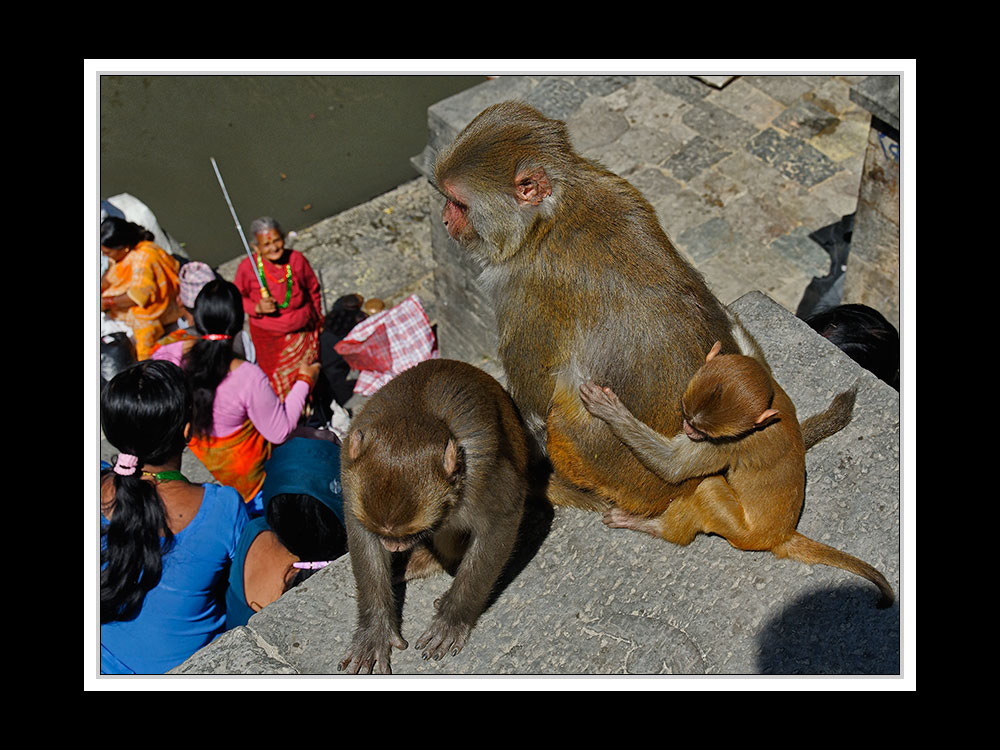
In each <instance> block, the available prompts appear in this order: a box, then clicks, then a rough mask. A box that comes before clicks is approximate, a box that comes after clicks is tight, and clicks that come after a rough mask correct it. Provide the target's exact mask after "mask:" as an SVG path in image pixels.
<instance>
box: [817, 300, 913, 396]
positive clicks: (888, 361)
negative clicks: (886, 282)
mask: <svg viewBox="0 0 1000 750" xmlns="http://www.w3.org/2000/svg"><path fill="white" fill-rule="evenodd" d="M806 323H807V324H808V325H809V327H810V328H812V329H813V330H814V331H817V332H818V333H819V334H820V335H822V336H823V337H824V338H826V339H828V340H829V341H830V342H831V343H833V344H835V345H836V346H837V348H839V349H840V350H842V351H843V352H844V353H845V354H846V355H847V356H849V357H850V358H851V359H853V360H854V361H855V362H857V363H858V364H859V365H861V366H862V367H864V368H865V369H866V370H868V371H869V372H872V373H873V374H875V375H876V376H878V377H879V378H880V379H881V380H884V381H885V382H886V383H888V384H889V385H891V386H892V387H893V388H895V389H896V390H899V332H898V331H897V330H896V328H895V326H893V325H892V323H890V322H889V321H888V320H886V319H885V316H883V315H882V313H880V312H879V311H878V310H875V309H873V308H871V307H868V306H867V305H857V304H853V305H838V306H837V307H833V308H830V309H829V310H825V311H823V312H821V313H817V314H815V315H811V316H810V317H808V318H806Z"/></svg>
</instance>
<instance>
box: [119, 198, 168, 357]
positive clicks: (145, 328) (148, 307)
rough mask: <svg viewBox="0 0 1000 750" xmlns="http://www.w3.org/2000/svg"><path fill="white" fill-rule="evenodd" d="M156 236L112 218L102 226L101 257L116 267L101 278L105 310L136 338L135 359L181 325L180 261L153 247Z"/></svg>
mask: <svg viewBox="0 0 1000 750" xmlns="http://www.w3.org/2000/svg"><path fill="white" fill-rule="evenodd" d="M152 240H153V233H152V232H149V231H147V230H146V229H145V228H143V227H141V226H139V225H138V224H133V223H132V222H129V221H125V220H124V219H119V218H117V217H115V216H109V217H108V218H106V219H105V220H104V221H102V222H101V252H102V253H103V254H104V255H105V256H107V257H108V258H110V259H111V260H112V261H113V263H112V265H111V267H110V268H108V270H107V272H106V273H105V274H104V276H103V277H102V278H101V310H102V311H103V312H104V313H105V314H106V315H107V316H108V317H109V318H112V319H113V320H119V321H121V322H123V323H125V324H126V325H127V326H128V327H129V328H131V329H132V333H133V334H135V355H136V359H139V360H143V359H148V358H149V356H150V355H151V354H152V352H153V349H154V348H155V347H156V342H157V340H159V339H160V337H162V336H163V335H165V334H166V333H169V332H170V331H172V330H173V329H174V328H176V326H177V318H178V317H180V309H179V308H178V306H177V292H178V290H179V288H180V282H179V280H178V278H177V268H178V263H177V261H176V260H175V259H174V258H173V256H171V255H170V254H169V253H167V252H166V251H165V250H163V248H161V247H159V246H157V245H156V244H154V243H153V241H152Z"/></svg>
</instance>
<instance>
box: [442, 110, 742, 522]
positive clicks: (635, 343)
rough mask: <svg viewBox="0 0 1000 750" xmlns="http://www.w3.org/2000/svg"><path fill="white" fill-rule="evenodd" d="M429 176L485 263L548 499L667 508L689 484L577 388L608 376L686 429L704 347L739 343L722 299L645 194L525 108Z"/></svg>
mask: <svg viewBox="0 0 1000 750" xmlns="http://www.w3.org/2000/svg"><path fill="white" fill-rule="evenodd" d="M435 181H436V184H437V187H438V189H439V190H441V191H442V193H444V195H445V196H446V197H447V199H448V202H447V204H446V206H445V208H444V213H443V217H442V218H443V221H444V223H445V224H446V225H447V228H448V232H449V234H450V235H451V236H452V237H453V238H454V239H455V240H457V241H458V242H459V243H460V244H461V245H463V246H464V247H465V248H467V249H468V250H469V252H470V253H471V254H473V255H474V256H475V257H476V258H477V259H478V260H479V261H481V262H482V263H483V264H484V265H485V266H486V271H485V273H484V280H486V281H487V283H488V285H489V286H491V287H492V290H493V292H494V294H493V296H494V304H495V310H496V318H497V321H498V327H499V340H498V342H499V346H498V351H499V356H500V359H501V361H502V363H503V366H504V369H505V371H506V375H507V387H508V389H509V390H510V393H511V395H512V396H513V397H514V400H515V401H516V402H517V405H518V406H519V407H520V410H521V413H522V415H523V416H524V418H525V420H526V421H527V423H528V424H529V426H531V427H532V428H534V429H535V430H536V433H537V434H538V435H539V438H540V442H541V443H543V444H544V445H545V447H546V448H547V452H548V456H549V459H550V460H551V462H552V465H553V467H554V470H555V473H554V475H553V477H552V478H551V480H550V484H549V488H548V496H549V499H550V500H551V501H552V502H554V503H556V504H563V505H573V506H577V507H583V508H592V509H601V508H606V507H607V506H608V504H609V503H614V504H615V505H618V506H620V507H622V508H623V509H626V510H629V511H631V512H636V513H655V512H658V511H662V510H664V509H665V508H666V507H667V506H668V505H669V503H670V501H671V500H672V499H673V498H674V497H677V496H678V495H679V494H682V493H683V492H684V491H685V488H683V487H679V486H678V485H676V484H675V483H672V482H667V481H664V480H663V479H662V478H660V477H659V476H657V475H656V474H655V473H653V472H651V471H648V470H646V469H645V468H644V467H643V466H642V464H640V463H639V462H638V460H637V459H636V458H635V456H634V455H633V454H632V452H631V451H630V450H629V449H628V448H627V447H626V446H625V445H624V444H623V443H621V442H620V441H618V440H614V439H612V436H611V434H610V432H609V430H608V428H607V426H606V425H605V424H603V423H602V422H600V421H598V420H594V419H591V418H590V417H589V416H588V415H587V413H586V411H585V410H584V409H583V408H582V405H581V403H580V399H579V396H578V395H577V389H578V387H579V385H580V384H581V383H583V382H584V381H585V380H587V379H593V380H595V381H597V382H601V383H605V384H608V385H611V386H613V387H614V389H615V390H616V391H617V392H618V393H620V394H621V395H622V397H623V398H624V399H626V400H627V401H628V403H629V404H631V405H632V409H633V411H634V412H635V414H636V415H637V416H638V417H639V418H640V419H642V420H643V421H645V422H647V423H648V424H650V425H651V426H652V427H653V428H654V429H655V430H657V431H659V432H663V433H667V434H673V433H674V432H677V431H678V430H679V429H680V426H681V415H680V410H679V408H678V406H677V404H678V403H679V401H680V395H681V393H682V392H683V389H684V386H685V384H686V382H687V378H688V376H689V375H690V373H692V372H694V370H695V369H697V367H698V365H699V364H700V363H701V361H702V357H703V356H704V352H705V351H707V350H708V348H709V347H710V346H711V345H712V343H713V342H715V341H722V343H723V348H724V350H725V351H727V352H736V351H738V348H737V345H736V342H735V341H734V340H733V337H732V335H731V331H730V321H729V319H728V317H727V314H726V311H725V309H724V308H723V306H722V305H721V303H720V302H719V301H718V300H717V299H716V298H715V297H714V296H713V295H712V294H711V292H710V291H709V290H708V287H707V286H706V284H705V282H704V280H703V279H702V277H701V276H700V275H699V274H698V273H697V272H696V271H695V270H694V269H693V268H691V267H690V266H689V265H688V263H687V262H686V261H685V260H684V259H683V258H682V257H681V256H680V254H679V253H678V252H677V250H676V249H675V248H674V247H673V245H672V244H671V243H670V240H669V239H667V236H666V234H665V233H664V232H663V229H662V228H661V227H660V225H659V222H658V220H657V217H656V213H655V211H654V210H653V208H652V206H650V205H649V203H648V202H647V201H646V200H645V199H644V198H643V197H642V195H641V194H640V193H639V191H638V190H636V189H635V188H634V187H632V186H631V185H630V184H629V183H628V182H626V181H625V180H623V179H622V178H620V177H618V176H616V175H614V174H612V173H611V172H608V171H607V170H605V169H603V168H601V167H600V166H598V165H596V164H594V163H592V162H590V161H588V160H586V159H584V158H583V157H581V156H580V155H579V154H577V153H576V152H575V151H574V150H573V147H572V146H571V144H570V140H569V137H568V135H567V132H566V128H565V125H564V124H563V123H562V122H559V121H557V120H550V119H547V118H545V117H544V116H542V115H541V114H540V113H538V112H537V111H535V110H534V109H532V108H531V107H528V106H527V105H524V104H520V103H516V102H505V103H502V104H497V105H494V106H492V107H489V108H488V109H486V110H484V111H483V112H482V113H481V114H479V115H478V116H477V117H476V118H475V119H474V120H473V121H472V122H471V123H470V124H469V125H468V127H466V128H465V130H463V131H462V133H460V134H459V136H458V137H457V138H456V139H455V142H454V143H453V144H452V145H451V146H450V147H448V148H447V149H445V150H444V151H443V152H442V153H441V154H440V156H439V158H438V160H437V164H436V166H435ZM543 432H544V435H543V434H542V433H543Z"/></svg>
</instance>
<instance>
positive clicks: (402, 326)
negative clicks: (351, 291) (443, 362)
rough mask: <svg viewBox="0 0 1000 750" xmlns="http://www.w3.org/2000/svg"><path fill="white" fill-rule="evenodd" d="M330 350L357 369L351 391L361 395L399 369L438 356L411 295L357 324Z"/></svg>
mask: <svg viewBox="0 0 1000 750" xmlns="http://www.w3.org/2000/svg"><path fill="white" fill-rule="evenodd" d="M334 349H335V350H336V351H337V353H338V354H340V356H342V357H343V358H344V361H345V362H347V364H349V365H351V367H352V368H353V369H357V370H360V371H361V373H360V374H359V375H358V382H357V384H356V385H355V386H354V392H355V393H360V394H362V395H364V396H370V395H371V394H373V393H375V391H377V390H378V389H379V388H381V387H382V386H383V385H385V384H386V383H388V382H389V381H390V380H392V379H393V378H394V377H396V375H398V374H399V373H401V372H402V371H403V370H407V369H409V368H410V367H413V366H414V365H416V364H419V363H420V362H423V361H424V360H425V359H436V358H437V357H439V356H440V354H439V353H438V348H437V340H436V339H435V337H434V330H433V329H432V328H431V324H430V321H428V320H427V313H425V312H424V308H423V306H422V305H421V304H420V298H419V297H417V296H416V295H415V294H414V295H410V296H409V297H407V298H406V299H404V300H403V301H402V302H400V303H399V304H398V305H396V306H395V307H393V308H390V309H389V310H383V311H382V312H380V313H376V314H375V315H372V316H371V317H370V318H367V319H365V320H363V321H361V322H360V323H358V324H357V325H356V326H354V328H352V329H351V332H350V333H348V334H347V336H345V337H344V338H343V339H341V340H340V341H338V342H337V345H336V346H335V347H334ZM368 368H371V369H368Z"/></svg>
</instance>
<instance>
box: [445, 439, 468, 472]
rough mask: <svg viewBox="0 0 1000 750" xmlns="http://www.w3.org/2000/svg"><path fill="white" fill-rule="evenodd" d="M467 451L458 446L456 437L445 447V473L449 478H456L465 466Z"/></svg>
mask: <svg viewBox="0 0 1000 750" xmlns="http://www.w3.org/2000/svg"><path fill="white" fill-rule="evenodd" d="M464 458H465V452H464V451H463V450H462V449H461V448H459V447H458V445H457V444H456V443H455V439H454V438H450V439H449V440H448V444H447V445H446V446H445V447H444V473H445V475H446V476H447V477H448V479H455V478H456V477H457V476H458V475H459V474H460V473H461V471H462V469H463V468H464V463H465V462H464Z"/></svg>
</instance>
